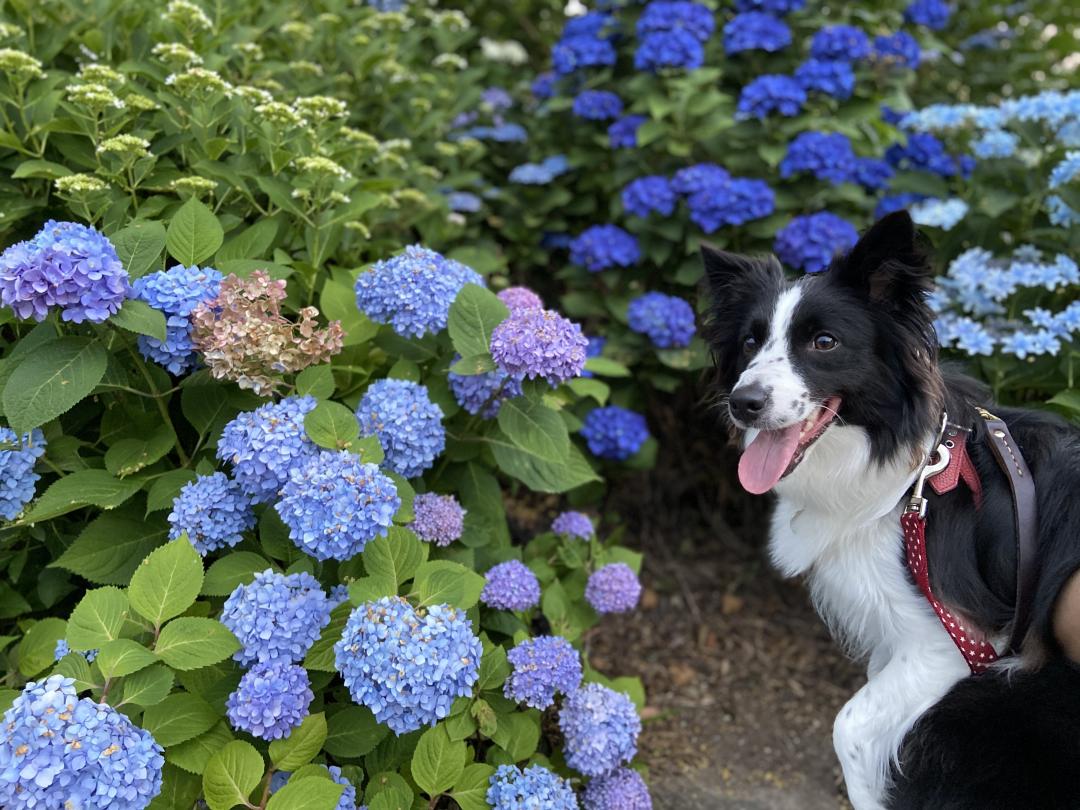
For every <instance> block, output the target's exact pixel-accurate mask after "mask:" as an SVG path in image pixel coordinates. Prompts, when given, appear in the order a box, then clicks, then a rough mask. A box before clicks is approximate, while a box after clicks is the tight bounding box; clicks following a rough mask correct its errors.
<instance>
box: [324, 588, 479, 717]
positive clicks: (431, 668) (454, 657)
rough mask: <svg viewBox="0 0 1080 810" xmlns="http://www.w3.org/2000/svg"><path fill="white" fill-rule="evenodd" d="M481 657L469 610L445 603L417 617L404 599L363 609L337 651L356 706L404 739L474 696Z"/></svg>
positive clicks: (354, 616)
mask: <svg viewBox="0 0 1080 810" xmlns="http://www.w3.org/2000/svg"><path fill="white" fill-rule="evenodd" d="M482 653H483V647H482V646H481V644H480V639H478V638H477V637H476V635H475V634H474V633H473V629H472V622H471V621H469V619H468V618H467V617H466V616H465V613H464V612H463V611H459V610H456V609H455V608H452V607H450V606H449V605H439V604H436V605H431V606H429V607H427V608H425V609H423V610H419V611H418V610H415V609H414V608H413V607H412V606H411V605H410V604H409V603H408V602H407V601H405V600H404V599H402V598H401V597H398V596H386V597H383V598H382V599H379V600H378V601H377V602H367V603H365V604H363V605H360V606H359V607H358V608H356V610H354V611H353V612H352V615H350V616H349V621H348V623H347V624H346V625H345V631H344V633H343V634H342V636H341V641H339V642H338V643H337V644H336V645H334V656H335V666H336V667H337V670H338V672H340V673H341V675H342V677H343V678H344V680H345V686H346V687H348V689H349V692H350V694H351V695H352V698H353V700H355V701H356V702H357V703H359V704H360V705H362V706H367V707H368V708H369V709H371V711H372V712H373V713H374V714H375V719H376V720H378V721H379V722H380V723H385V724H386V725H387V726H389V727H390V730H391V731H393V732H394V733H395V734H399V735H400V734H407V733H409V732H410V731H415V730H416V729H418V728H421V727H422V726H426V725H427V726H431V725H434V724H435V723H437V722H438V721H439V720H442V719H444V718H446V717H448V716H449V715H450V706H451V704H452V703H453V702H454V699H455V698H459V697H470V696H471V695H472V690H473V686H474V685H475V684H476V681H477V679H478V678H479V677H480V656H481V655H482Z"/></svg>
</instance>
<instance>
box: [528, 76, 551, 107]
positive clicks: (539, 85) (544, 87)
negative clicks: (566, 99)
mask: <svg viewBox="0 0 1080 810" xmlns="http://www.w3.org/2000/svg"><path fill="white" fill-rule="evenodd" d="M529 91H530V92H531V93H532V94H533V95H534V96H535V97H536V98H538V99H541V100H543V99H548V98H552V97H553V96H554V95H555V74H554V73H552V72H551V71H550V70H549V71H546V72H544V73H541V74H540V75H539V76H537V77H536V78H535V79H534V80H533V83H532V84H531V85H529Z"/></svg>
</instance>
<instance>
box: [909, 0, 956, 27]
mask: <svg viewBox="0 0 1080 810" xmlns="http://www.w3.org/2000/svg"><path fill="white" fill-rule="evenodd" d="M951 16H952V9H951V8H949V4H948V3H946V2H944V0H911V2H910V3H909V4H908V7H907V8H906V9H904V19H905V20H907V21H908V22H909V23H913V24H915V25H924V26H926V27H927V28H929V29H931V30H933V31H940V30H941V29H942V28H944V27H945V26H946V25H948V24H949V17H951Z"/></svg>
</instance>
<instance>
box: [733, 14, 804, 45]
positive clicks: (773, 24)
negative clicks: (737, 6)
mask: <svg viewBox="0 0 1080 810" xmlns="http://www.w3.org/2000/svg"><path fill="white" fill-rule="evenodd" d="M790 44H791V29H790V28H788V27H787V25H785V24H784V22H783V21H781V20H779V19H777V18H776V17H774V16H772V15H771V14H763V13H761V12H759V11H749V12H746V13H745V14H736V15H735V16H734V17H732V18H731V19H730V20H728V23H727V25H725V26H724V49H725V50H726V51H727V52H728V54H729V55H730V54H733V53H739V52H741V51H756V50H762V51H769V52H770V53H771V52H774V51H779V50H782V49H784V48H786V47H787V46H788V45H790Z"/></svg>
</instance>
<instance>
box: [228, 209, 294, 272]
mask: <svg viewBox="0 0 1080 810" xmlns="http://www.w3.org/2000/svg"><path fill="white" fill-rule="evenodd" d="M280 225H281V220H279V219H277V218H275V217H263V218H262V219H260V220H259V221H258V222H256V223H255V224H254V225H252V226H251V227H250V228H246V229H244V230H243V231H242V232H241V233H239V234H237V235H236V236H230V237H229V241H228V242H226V243H225V244H224V245H222V246H221V250H219V251H218V252H217V256H215V257H214V258H215V260H216V261H217V262H218V263H220V262H227V261H231V260H233V259H265V258H267V257H268V256H269V255H270V247H271V245H273V243H274V239H276V238H277V233H278V229H279V227H280Z"/></svg>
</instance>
